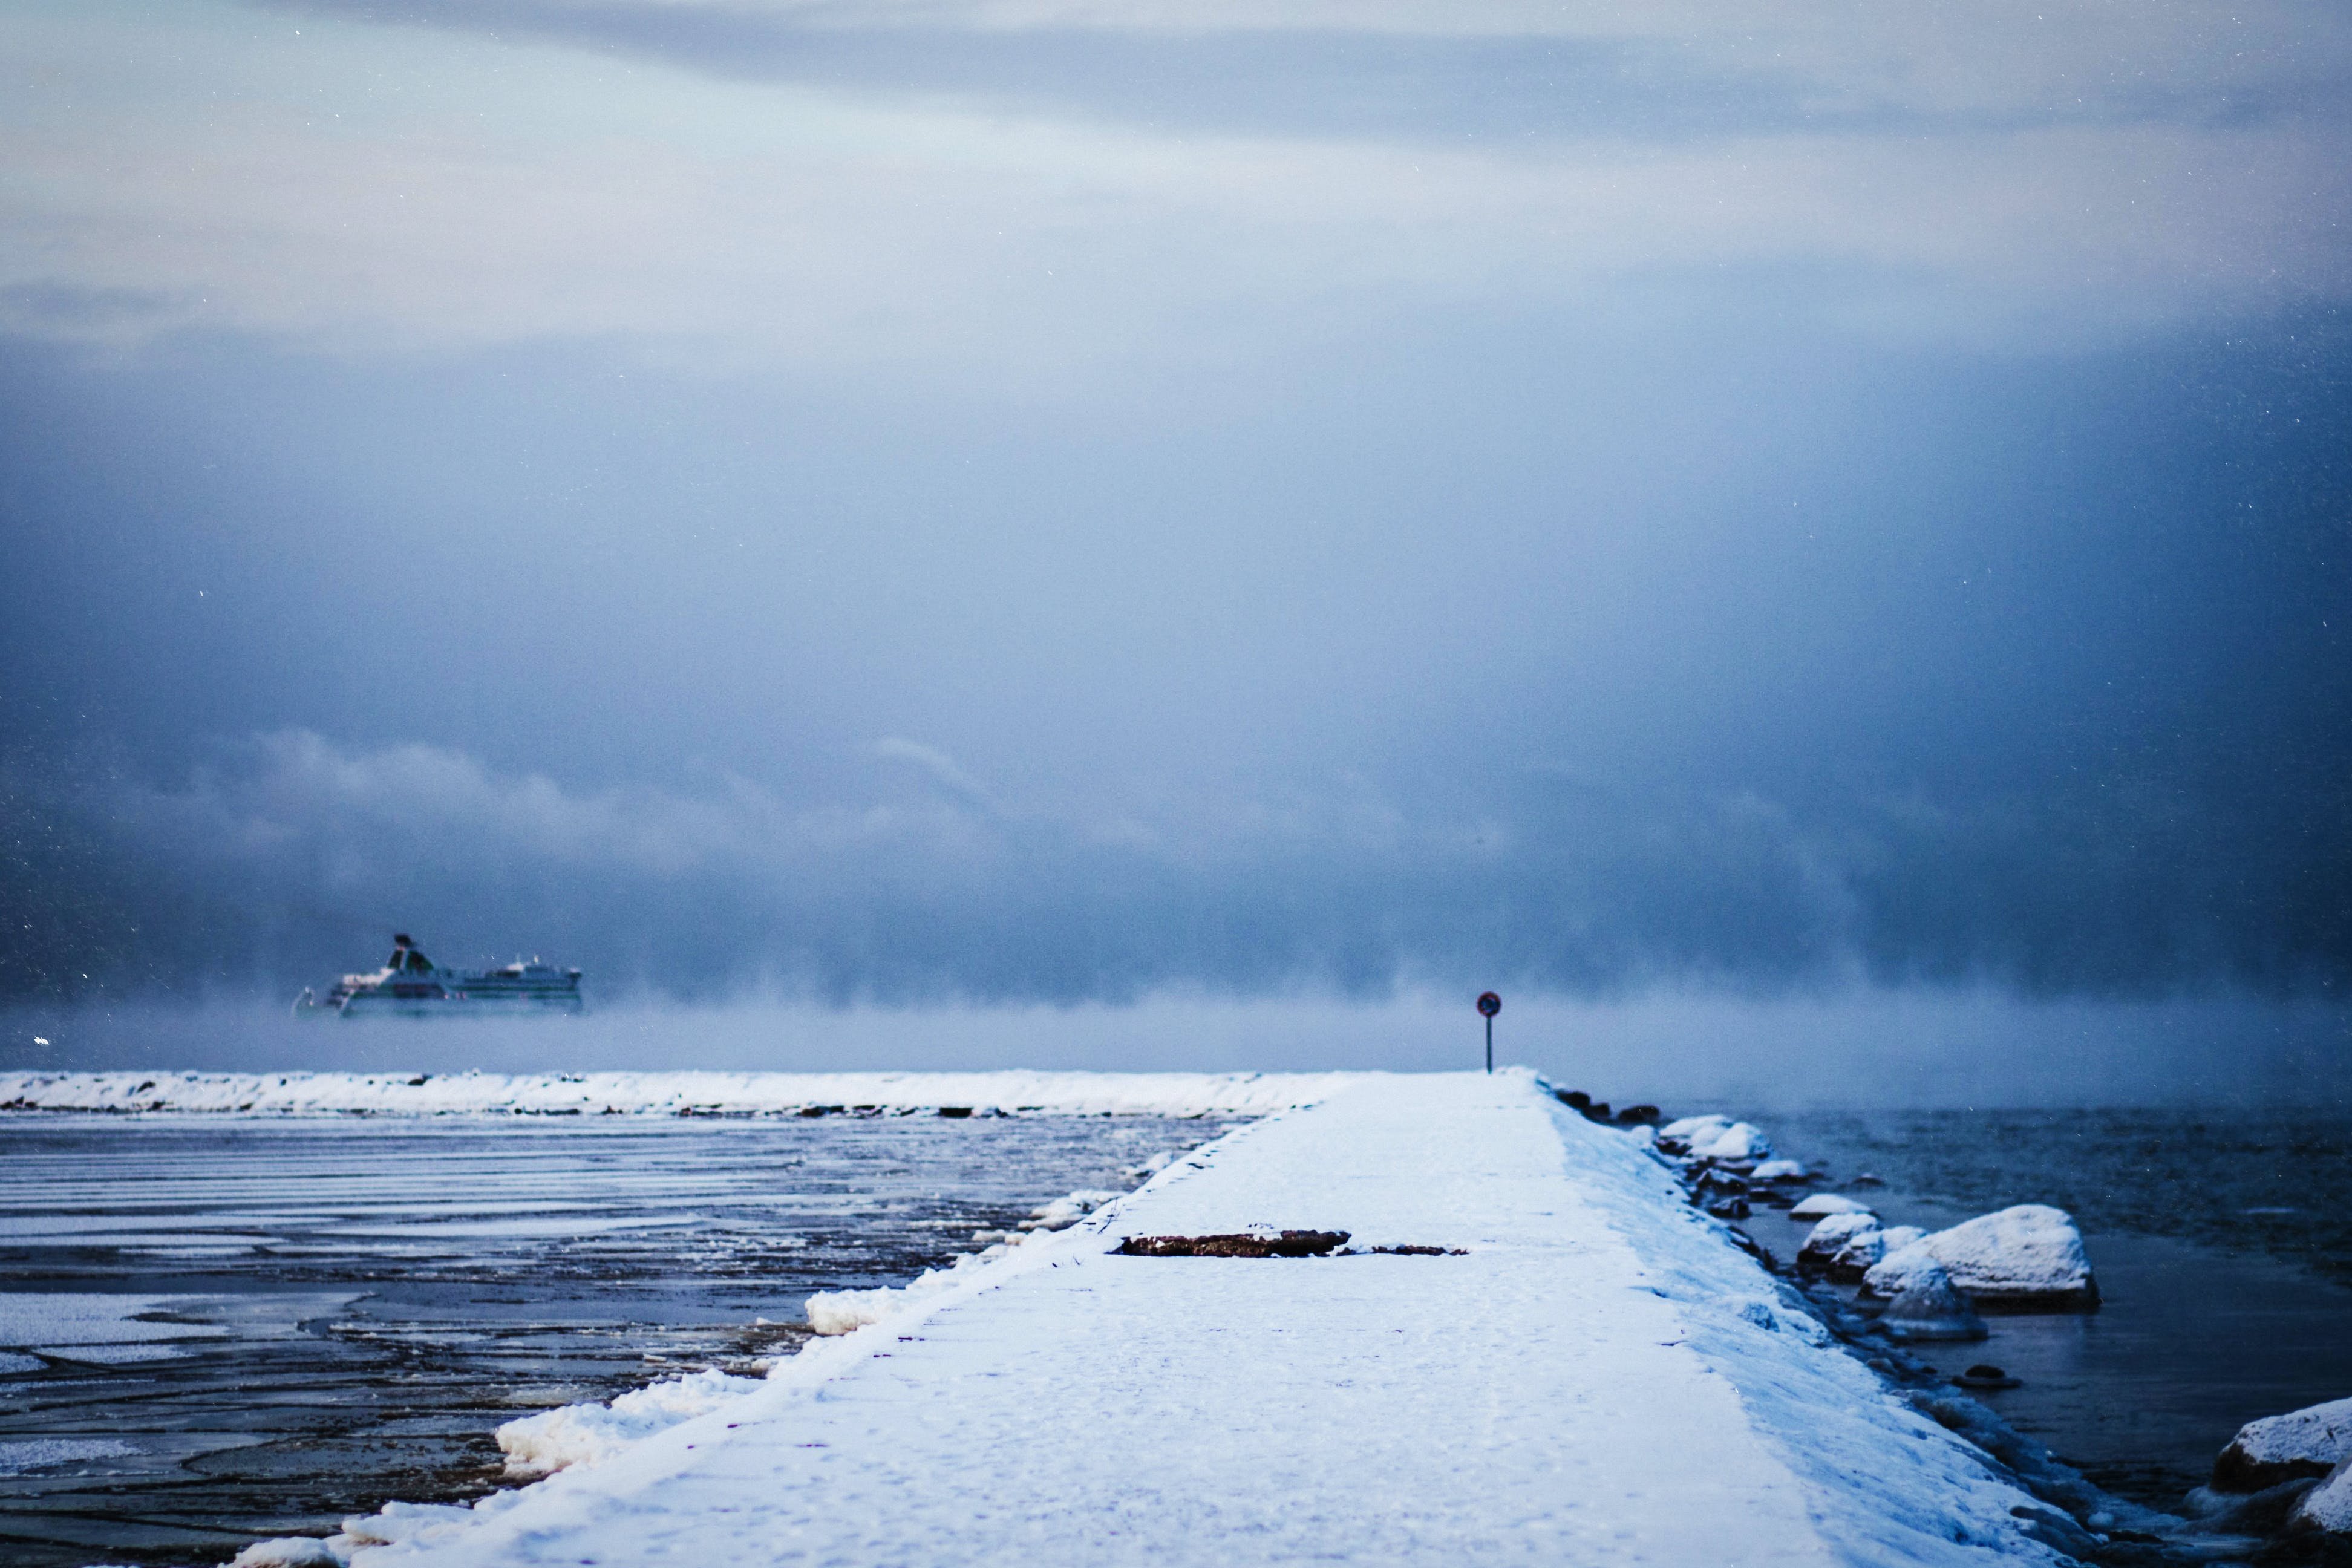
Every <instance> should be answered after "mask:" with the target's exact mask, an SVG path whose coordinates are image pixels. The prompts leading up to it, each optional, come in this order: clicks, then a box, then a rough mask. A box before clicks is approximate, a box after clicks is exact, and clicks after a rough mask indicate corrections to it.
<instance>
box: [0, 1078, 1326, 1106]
mask: <svg viewBox="0 0 2352 1568" xmlns="http://www.w3.org/2000/svg"><path fill="white" fill-rule="evenodd" d="M1351 1076H1353V1075H1350V1074H1347V1073H1172V1072H1171V1073H1117V1072H1030V1071H1008V1072H845V1073H791V1072H594V1073H550V1074H541V1075H530V1074H524V1075H519V1076H518V1075H509V1074H506V1073H473V1072H469V1073H449V1074H444V1075H440V1076H432V1075H428V1074H425V1073H348V1072H307V1073H306V1072H286V1073H197V1072H184V1073H136V1072H95V1073H42V1072H13V1073H0V1110H111V1111H151V1112H152V1111H204V1112H215V1113H219V1112H232V1113H241V1114H245V1115H254V1116H324V1115H338V1114H349V1113H352V1112H362V1113H367V1114H372V1115H378V1116H463V1115H480V1114H483V1113H486V1112H494V1111H504V1112H508V1113H513V1114H522V1115H541V1116H551V1115H553V1116H562V1115H577V1114H586V1115H598V1114H615V1115H656V1116H684V1115H698V1114H699V1115H710V1116H726V1115H760V1114H770V1115H782V1114H786V1113H790V1112H795V1111H800V1110H813V1109H831V1110H856V1109H859V1108H865V1109H868V1110H884V1111H912V1110H939V1109H940V1108H942V1107H950V1108H954V1109H957V1110H968V1111H971V1112H973V1113H975V1114H986V1113H989V1112H992V1111H1017V1110H1033V1111H1055V1112H1063V1113H1068V1114H1078V1115H1098V1114H1101V1113H1103V1112H1106V1111H1108V1112H1112V1113H1124V1114H1128V1115H1154V1116H1236V1115H1259V1114H1263V1113H1265V1112H1267V1111H1273V1110H1288V1109H1289V1108H1291V1107H1292V1106H1297V1105H1308V1104H1312V1103H1313V1102H1314V1101H1316V1100H1320V1099H1322V1098H1323V1097H1324V1096H1325V1095H1327V1094H1329V1093H1330V1092H1331V1091H1332V1090H1333V1089H1337V1088H1338V1087H1339V1086H1340V1085H1342V1084H1344V1083H1346V1082H1348V1081H1349V1079H1350V1077H1351Z"/></svg>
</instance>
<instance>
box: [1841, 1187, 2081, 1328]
mask: <svg viewBox="0 0 2352 1568" xmlns="http://www.w3.org/2000/svg"><path fill="white" fill-rule="evenodd" d="M1923 1261H1925V1262H1933V1263H1935V1264H1937V1265H1939V1266H1940V1267H1941V1268H1943V1270H1944V1272H1945V1273H1947V1274H1948V1275H1949V1276H1950V1277H1951V1280H1952V1283H1953V1284H1955V1285H1957V1286H1958V1287H1959V1288H1960V1289H1963V1290H1966V1291H1967V1292H1968V1293H1969V1295H1970V1296H1972V1297H1974V1298H1975V1299H1976V1300H1977V1303H1978V1305H1979V1306H1998V1307H2009V1308H2012V1309H2019V1310H2042V1311H2081V1310H2088V1309H2090V1308H2093V1307H2095V1306H2097V1305H2098V1304H2099V1287H2098V1283H2097V1281H2096V1280H2095V1279H2093V1278H2092V1275H2091V1261H2090V1258H2088V1256H2086V1255H2085V1254H2084V1251H2083V1233H2082V1232H2081V1231H2079V1230H2077V1229H2075V1228H2074V1217H2073V1216H2072V1215H2069V1214H2067V1213H2066V1211H2065V1210H2063V1209H2054V1208H2052V1207H2050V1206H2049V1205H2046V1204H2019V1205H2016V1206H2015V1207H2013V1208H2005V1209H2002V1210H2000V1211H1999V1212H1998V1213H1995V1214H1989V1215H1978V1216H1977V1217H1976V1218H1974V1219H1972V1220H1968V1221H1966V1222H1964V1223H1962V1224H1959V1225H1956V1226H1952V1227H1951V1228H1950V1229H1949V1230H1939V1231H1937V1232H1936V1233H1935V1234H1934V1235H1932V1236H1929V1237H1923V1238H1922V1239H1920V1240H1918V1241H1916V1242H1914V1243H1912V1244H1911V1245H1910V1246H1909V1247H1905V1248H1903V1249H1902V1250H1901V1251H1899V1252H1890V1253H1889V1254H1888V1255H1887V1256H1886V1257H1885V1258H1883V1259H1882V1260H1881V1261H1880V1262H1879V1263H1878V1264H1877V1265H1876V1266H1874V1268H1872V1269H1871V1270H1870V1271H1869V1273H1867V1274H1866V1275H1864V1277H1863V1288H1864V1290H1866V1291H1868V1292H1869V1293H1870V1294H1872V1295H1874V1296H1887V1297H1892V1296H1895V1295H1897V1294H1899V1293H1900V1292H1901V1291H1902V1289H1904V1288H1905V1286H1906V1284H1907V1283H1908V1282H1909V1280H1910V1279H1911V1277H1912V1276H1913V1275H1914V1274H1916V1272H1917V1271H1918V1268H1919V1265H1920V1264H1921V1263H1922V1262H1923Z"/></svg>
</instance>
